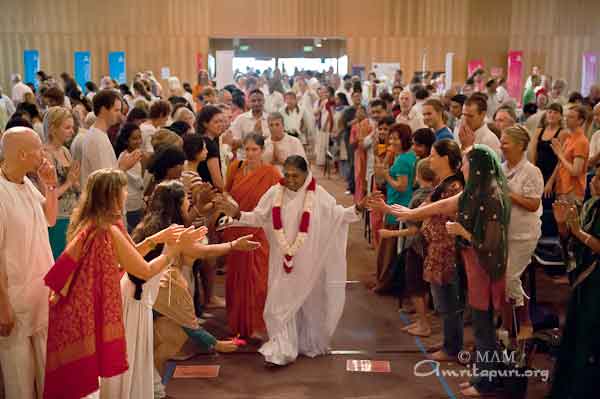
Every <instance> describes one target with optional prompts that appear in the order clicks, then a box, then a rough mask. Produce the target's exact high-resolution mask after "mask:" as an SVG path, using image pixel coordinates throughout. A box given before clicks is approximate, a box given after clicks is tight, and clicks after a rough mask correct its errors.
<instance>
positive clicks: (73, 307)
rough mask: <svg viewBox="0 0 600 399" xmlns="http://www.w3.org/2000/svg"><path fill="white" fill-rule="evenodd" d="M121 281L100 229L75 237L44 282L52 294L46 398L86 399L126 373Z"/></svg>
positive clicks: (92, 228) (107, 234) (107, 238)
mask: <svg viewBox="0 0 600 399" xmlns="http://www.w3.org/2000/svg"><path fill="white" fill-rule="evenodd" d="M120 227H121V229H122V226H120ZM119 280H120V272H119V267H118V264H117V260H116V253H115V249H114V247H113V243H112V239H111V236H110V232H109V231H108V229H106V228H101V227H98V226H96V225H90V226H88V227H86V228H84V229H83V230H82V231H80V232H79V233H78V234H77V236H76V237H75V239H73V240H72V241H71V243H70V244H69V245H68V246H67V248H66V249H65V252H64V253H63V254H62V255H61V256H60V257H59V258H58V260H57V261H56V263H55V264H54V266H53V267H52V268H51V269H50V271H49V272H48V274H47V275H46V277H45V278H44V281H45V283H46V285H47V286H48V287H50V289H51V290H52V291H53V293H52V296H51V301H50V302H51V304H50V313H49V318H48V347H47V361H46V378H45V387H44V398H46V399H53V398H57V399H58V398H60V399H71V398H73V399H75V398H81V397H84V396H86V395H89V394H90V393H93V392H95V391H97V390H98V388H99V385H98V379H99V377H112V376H115V375H118V374H121V373H123V372H125V371H126V370H127V368H128V364H127V353H126V343H125V328H124V325H123V309H122V302H121V290H120V285H119Z"/></svg>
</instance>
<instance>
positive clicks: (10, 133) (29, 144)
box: [2, 126, 43, 172]
mask: <svg viewBox="0 0 600 399" xmlns="http://www.w3.org/2000/svg"><path fill="white" fill-rule="evenodd" d="M2 152H3V153H4V162H5V163H6V165H7V166H9V167H12V168H18V169H20V170H25V171H26V172H34V171H36V170H37V169H38V168H39V167H40V165H41V164H42V159H43V155H42V141H41V140H40V137H39V136H38V134H37V133H36V132H35V131H34V130H32V129H30V128H28V127H22V126H18V127H13V128H11V129H8V130H7V131H6V132H4V135H2Z"/></svg>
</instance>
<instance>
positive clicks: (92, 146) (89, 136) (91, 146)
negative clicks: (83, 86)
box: [81, 89, 142, 187]
mask: <svg viewBox="0 0 600 399" xmlns="http://www.w3.org/2000/svg"><path fill="white" fill-rule="evenodd" d="M121 105H122V102H121V97H120V96H119V94H117V93H116V92H115V91H114V90H110V89H108V90H106V89H105V90H100V91H99V92H98V93H97V94H96V95H95V96H94V114H96V122H95V123H94V124H93V125H92V127H91V128H90V129H89V131H88V132H87V133H85V134H84V135H83V137H82V138H81V187H85V184H86V182H87V178H88V176H89V175H90V174H92V172H94V171H96V170H98V169H104V168H120V169H122V170H124V171H127V170H129V169H131V168H132V167H133V166H134V165H135V164H136V163H137V162H138V161H139V160H140V159H141V158H142V151H141V150H136V151H133V152H132V153H127V154H125V155H123V156H122V157H121V159H120V161H119V162H118V163H117V157H116V155H115V151H114V149H113V146H112V144H111V142H110V139H109V138H108V134H107V133H106V132H107V131H108V128H109V127H111V126H113V125H115V124H117V123H119V121H120V120H121V118H122V114H121Z"/></svg>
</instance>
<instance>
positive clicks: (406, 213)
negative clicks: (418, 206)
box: [390, 205, 413, 222]
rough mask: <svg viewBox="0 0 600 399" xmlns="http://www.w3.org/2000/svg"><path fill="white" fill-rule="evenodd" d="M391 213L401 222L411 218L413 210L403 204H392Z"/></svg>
mask: <svg viewBox="0 0 600 399" xmlns="http://www.w3.org/2000/svg"><path fill="white" fill-rule="evenodd" d="M390 208H391V214H392V216H394V217H395V218H396V219H398V221H400V222H406V221H407V220H411V217H412V212H413V210H412V209H410V208H407V207H405V206H402V205H392V206H391V207H390Z"/></svg>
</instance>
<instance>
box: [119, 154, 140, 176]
mask: <svg viewBox="0 0 600 399" xmlns="http://www.w3.org/2000/svg"><path fill="white" fill-rule="evenodd" d="M143 156H144V154H143V153H142V150H140V149H137V150H135V151H132V152H125V153H124V154H123V155H122V156H121V159H120V160H119V168H121V169H122V170H125V171H127V170H129V169H131V168H133V167H134V166H135V164H136V163H138V162H139V161H141V159H142V157H143Z"/></svg>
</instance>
